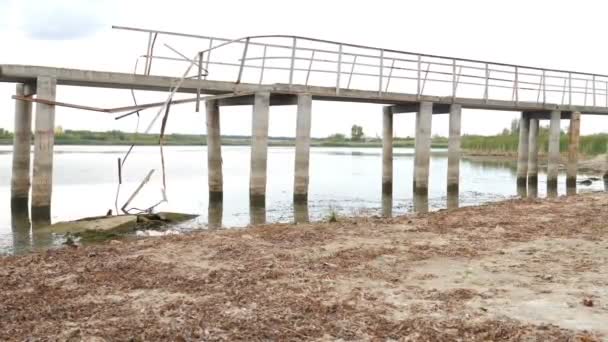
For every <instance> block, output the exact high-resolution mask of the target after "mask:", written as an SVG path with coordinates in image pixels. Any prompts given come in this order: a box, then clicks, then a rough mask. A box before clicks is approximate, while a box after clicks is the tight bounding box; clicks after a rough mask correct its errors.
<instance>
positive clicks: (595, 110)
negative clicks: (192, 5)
mask: <svg viewBox="0 0 608 342" xmlns="http://www.w3.org/2000/svg"><path fill="white" fill-rule="evenodd" d="M39 76H48V77H51V78H54V79H56V81H57V84H58V85H69V86H81V87H97V88H113V89H136V90H149V91H168V90H169V89H170V88H171V87H172V86H173V85H175V84H176V83H177V82H178V81H179V79H177V78H174V77H166V76H145V75H135V74H128V73H118V72H106V71H92V70H79V69H65V68H53V67H42V66H29V65H5V64H3V65H0V82H12V83H23V84H35V83H36V79H37V77H39ZM198 89H200V90H201V93H203V94H210V95H221V94H235V95H238V94H244V95H247V96H236V97H235V98H234V99H226V100H224V101H223V103H222V105H247V104H252V103H253V102H252V101H253V100H252V99H253V95H252V94H253V93H255V92H269V93H271V94H275V95H273V98H271V101H273V103H271V104H272V105H292V104H295V99H294V98H293V97H291V98H289V97H286V96H281V95H290V94H291V95H297V94H302V93H307V94H310V95H311V96H312V99H313V100H322V101H342V102H362V103H376V104H385V105H416V104H417V103H420V102H432V103H434V104H436V105H445V106H449V105H451V104H454V103H456V104H459V105H461V106H462V108H471V109H487V110H500V111H526V112H550V111H553V110H559V111H561V112H568V113H569V112H580V113H583V114H598V115H608V108H607V107H597V106H595V107H594V106H575V105H573V106H569V105H557V104H551V103H546V104H542V103H536V102H523V101H519V102H515V101H501V100H484V99H477V98H461V97H456V98H452V97H439V96H429V95H420V96H418V95H415V94H404V93H391V92H382V93H380V92H378V91H366V90H355V89H340V90H339V91H336V88H334V87H319V86H304V85H295V84H294V85H289V84H272V85H259V84H250V83H240V84H236V83H233V82H223V81H211V80H200V81H199V80H196V79H186V80H184V82H183V84H182V86H181V87H180V88H179V92H180V93H192V94H195V93H196V92H197V90H198Z"/></svg>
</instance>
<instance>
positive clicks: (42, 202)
mask: <svg viewBox="0 0 608 342" xmlns="http://www.w3.org/2000/svg"><path fill="white" fill-rule="evenodd" d="M56 88H57V80H56V79H55V78H53V77H48V76H39V77H38V78H37V80H36V93H37V94H38V98H39V99H43V100H50V101H55V95H56ZM54 144H55V105H49V104H44V103H37V104H36V128H35V136H34V172H33V181H32V221H34V222H41V223H50V220H51V197H52V192H53V148H54Z"/></svg>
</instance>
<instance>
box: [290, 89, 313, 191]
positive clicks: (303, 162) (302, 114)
mask: <svg viewBox="0 0 608 342" xmlns="http://www.w3.org/2000/svg"><path fill="white" fill-rule="evenodd" d="M297 100H298V114H297V119H296V157H295V169H294V182H293V200H294V202H300V203H305V202H308V177H309V171H308V169H309V160H310V124H311V111H312V97H311V96H310V94H301V95H298V98H297Z"/></svg>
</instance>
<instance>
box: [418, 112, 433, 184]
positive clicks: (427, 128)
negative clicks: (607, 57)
mask: <svg viewBox="0 0 608 342" xmlns="http://www.w3.org/2000/svg"><path fill="white" fill-rule="evenodd" d="M432 121H433V103H432V102H421V103H420V107H419V109H418V112H417V113H416V140H415V155H414V195H428V189H429V166H430V153H431V124H432Z"/></svg>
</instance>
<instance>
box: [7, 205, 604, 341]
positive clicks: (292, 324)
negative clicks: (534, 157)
mask: <svg viewBox="0 0 608 342" xmlns="http://www.w3.org/2000/svg"><path fill="white" fill-rule="evenodd" d="M607 206H608V195H606V194H587V195H580V196H576V197H568V198H565V197H563V198H559V199H552V200H542V201H541V200H514V201H507V202H503V203H498V204H491V205H486V206H481V207H470V208H463V209H458V210H455V211H451V212H447V211H440V212H437V213H430V214H418V215H412V216H408V217H400V218H394V219H377V218H362V219H339V221H338V222H337V223H321V224H307V225H287V224H284V225H268V226H260V227H255V228H251V229H242V230H232V231H226V230H224V231H214V232H207V233H197V234H192V235H188V236H169V237H163V238H148V239H142V240H135V241H128V242H121V243H118V242H113V243H108V244H106V245H101V246H89V247H78V248H73V247H66V248H64V249H60V250H52V251H47V252H43V253H35V254H28V255H22V256H12V257H4V258H0V340H2V341H5V340H6V341H9V340H19V341H22V340H39V339H40V340H70V341H72V340H73V341H79V340H85V341H104V340H105V341H116V340H121V341H122V340H125V341H126V340H131V341H155V340H158V341H201V340H249V341H251V340H335V339H343V340H353V339H355V340H374V339H376V340H391V339H393V340H400V339H401V340H407V341H450V340H458V339H459V340H463V341H490V340H493V341H497V340H501V341H502V340H514V341H520V340H526V341H535V340H538V341H540V340H542V341H573V340H580V341H596V340H603V339H606V336H608V324H606V323H607V322H608V228H607V224H606V222H608V210H606V208H607Z"/></svg>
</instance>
